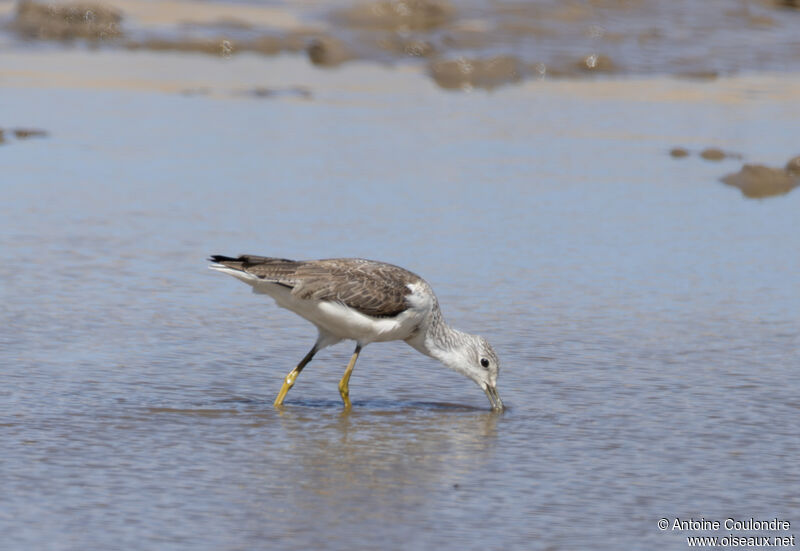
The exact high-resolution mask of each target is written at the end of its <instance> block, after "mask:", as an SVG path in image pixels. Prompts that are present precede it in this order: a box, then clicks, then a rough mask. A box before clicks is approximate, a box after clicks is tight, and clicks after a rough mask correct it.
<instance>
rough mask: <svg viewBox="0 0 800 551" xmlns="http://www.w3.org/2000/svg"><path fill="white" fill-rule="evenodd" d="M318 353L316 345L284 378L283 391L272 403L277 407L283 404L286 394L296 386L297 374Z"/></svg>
mask: <svg viewBox="0 0 800 551" xmlns="http://www.w3.org/2000/svg"><path fill="white" fill-rule="evenodd" d="M316 353H317V347H316V345H314V347H313V348H312V349H311V350H310V351H309V353H308V354H306V356H305V358H303V359H302V360H300V363H299V364H297V367H295V368H294V369H292V370H291V371H290V372H289V374H288V375H286V378H284V379H283V386H282V387H281V391H280V392H278V397H277V398H275V402H274V403H273V404H272V405H273V406H275V407H279V406H282V405H283V400H284V399H285V398H286V394H287V393H288V392H289V389H290V388H292V387H293V386H294V381H295V379H297V376H298V375H300V372H301V371H303V368H304V367H305V366H306V364H308V362H310V361H311V358H313V357H314V354H316Z"/></svg>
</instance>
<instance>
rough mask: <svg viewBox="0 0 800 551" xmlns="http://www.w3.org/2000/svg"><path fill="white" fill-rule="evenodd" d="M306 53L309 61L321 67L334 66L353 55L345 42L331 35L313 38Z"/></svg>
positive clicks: (351, 57)
mask: <svg viewBox="0 0 800 551" xmlns="http://www.w3.org/2000/svg"><path fill="white" fill-rule="evenodd" d="M306 53H307V54H308V59H309V60H310V61H311V63H313V64H314V65H318V66H323V67H335V66H337V65H341V64H342V63H344V62H345V61H349V60H351V59H353V58H354V57H355V55H354V54H353V52H352V51H351V50H350V48H349V47H348V46H347V44H345V43H344V42H342V41H341V40H339V39H338V38H334V37H332V36H323V37H317V38H314V39H313V40H311V42H310V43H309V45H308V48H306Z"/></svg>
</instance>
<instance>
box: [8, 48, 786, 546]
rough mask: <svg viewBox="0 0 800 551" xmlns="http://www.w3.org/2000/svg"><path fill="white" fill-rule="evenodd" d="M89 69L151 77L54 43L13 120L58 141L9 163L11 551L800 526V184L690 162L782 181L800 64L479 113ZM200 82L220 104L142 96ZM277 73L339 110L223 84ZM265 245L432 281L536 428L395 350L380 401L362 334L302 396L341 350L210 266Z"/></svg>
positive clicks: (476, 106)
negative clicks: (739, 523)
mask: <svg viewBox="0 0 800 551" xmlns="http://www.w3.org/2000/svg"><path fill="white" fill-rule="evenodd" d="M81 55H85V56H86V58H85V59H84V61H83V62H81V63H83V65H81V67H83V69H81V70H86V71H90V70H92V69H89V67H91V66H93V65H95V64H96V65H97V66H98V67H100V69H97V70H98V71H99V74H102V75H109V74H112V73H113V71H114V66H122V67H126V69H125V71H126V73H127V74H131V75H134V77H135V78H137V79H139V80H136V81H135V82H133V81H131V82H132V83H129V86H128V89H125V87H124V86H123V87H113V86H105V85H103V84H102V82H101V79H100V77H99V76H97V75H94V77H93V78H95V77H96V78H97V79H98V80H97V82H99V83H100V84H97V86H96V87H95V88H92V86H88V87H87V86H86V81H87V79H83V81H82V82H83V84H82V85H81V86H80V87H78V88H76V87H75V85H74V84H73V83H72V82H71V81H69V79H68V75H69V73H68V69H64V73H63V74H61V73H59V74H55V73H54V75H53V76H52V79H51V80H50V81H48V83H46V84H42V82H40V81H36V80H35V79H36V77H35V76H31V75H33V74H34V73H35V70H36V67H40V66H43V64H44V63H45V61H44V60H43V59H40V58H38V57H33V58H31V59H25V60H23V61H22V62H21V63H22V65H24V66H25V67H26V68H27V70H28V71H29V72H26V73H25V74H24V78H30V79H32V80H31V81H30V82H36V83H37V84H36V85H31V84H27V85H26V84H25V81H24V80H20V78H23V77H18V74H16V73H15V74H14V75H17V76H14V75H12V74H11V73H8V74H6V75H5V78H7V82H12V84H13V86H11V87H6V88H4V89H3V91H2V96H3V98H2V102H0V122H2V125H3V126H4V127H6V128H10V127H13V126H15V125H17V126H34V127H42V128H45V129H46V130H48V131H49V132H50V136H49V137H48V138H42V139H35V140H34V139H31V140H26V141H21V140H19V141H16V140H9V141H8V143H6V144H5V145H3V146H0V166H2V176H0V178H2V180H0V193H2V197H0V198H1V199H2V202H0V205H2V206H1V207H0V209H1V210H0V235H1V236H2V240H1V241H0V243H2V252H3V258H4V262H2V263H0V282H2V286H0V293H1V294H0V327H2V329H1V330H0V435H1V436H0V442H1V446H2V450H3V452H2V462H0V487H2V498H0V499H1V500H2V507H0V532H1V533H2V534H3V538H2V543H0V548H3V549H34V548H38V549H87V548H91V549H99V548H103V549H193V550H196V549H215V550H219V549H254V548H280V549H310V548H314V549H333V548H342V547H345V546H347V547H348V548H351V549H376V548H381V549H409V548H423V549H427V548H434V547H435V548H438V549H487V548H488V549H589V548H591V549H620V548H659V549H683V548H685V547H686V542H685V539H684V537H683V536H685V535H686V534H684V533H678V532H666V533H664V532H661V531H659V530H658V528H657V525H656V523H657V521H658V519H660V518H662V517H667V518H673V517H681V518H683V517H687V518H688V517H690V516H694V517H695V518H699V517H701V516H702V517H705V518H707V519H719V520H723V519H724V518H726V517H728V516H734V517H737V518H750V517H755V518H763V519H768V518H772V517H775V516H777V517H779V518H782V519H786V520H789V521H791V522H792V523H793V530H795V526H800V498H798V494H797V491H796V490H797V488H798V485H799V484H800V466H798V462H797V457H798V453H799V452H800V445H799V444H800V443H799V442H798V439H797V434H798V424H797V419H798V413H800V412H799V411H798V410H799V409H800V399H798V394H799V392H798V391H800V384H798V378H797V374H796V369H797V366H798V365H800V362H799V360H800V353H799V351H798V346H800V338H799V336H798V327H799V326H798V322H799V321H800V319H798V312H800V293H798V287H797V274H798V273H800V256H798V254H797V251H798V249H799V248H800V232H798V231H797V229H798V216H797V213H798V207H800V192H796V191H795V192H793V193H789V194H787V195H785V196H781V197H776V198H771V199H767V200H760V201H754V200H748V199H746V198H744V197H742V196H741V194H740V193H739V192H738V191H737V190H735V189H732V188H729V187H727V186H724V185H723V184H721V183H720V182H719V181H718V179H719V177H721V176H722V175H723V174H725V173H726V172H732V171H735V170H736V169H738V168H739V166H740V164H741V161H738V160H725V161H722V162H720V163H711V162H707V161H703V160H701V159H700V158H699V157H697V156H696V155H693V156H691V157H689V158H687V159H684V160H673V159H672V158H670V156H669V155H668V150H669V148H671V147H673V146H675V145H682V146H685V147H688V148H689V149H690V150H692V151H694V152H696V151H699V150H700V149H702V148H704V147H707V146H718V147H721V148H723V149H725V150H730V151H735V152H740V153H742V154H743V155H744V156H745V159H746V160H753V161H758V162H764V163H767V164H770V165H773V166H782V164H783V163H784V162H785V161H786V160H787V159H789V158H790V157H791V156H793V155H796V154H798V153H800V151H797V141H796V135H797V127H798V122H799V120H800V113H799V112H798V110H797V106H796V101H795V99H794V98H796V95H795V94H794V92H793V91H796V90H797V89H798V83H797V80H796V79H793V78H792V77H768V76H763V77H751V78H744V79H739V80H732V81H727V80H721V81H717V82H714V83H706V84H692V83H681V82H672V81H669V80H661V81H659V80H655V81H630V82H616V83H615V82H594V83H572V84H569V85H567V84H555V85H550V84H546V83H530V84H527V85H523V86H520V87H515V88H509V89H505V90H503V91H501V92H497V93H493V94H483V93H474V94H462V95H452V94H447V93H443V92H440V91H438V90H437V89H436V88H435V87H434V86H433V85H432V84H431V83H429V82H428V81H426V80H425V79H424V78H423V77H421V76H420V75H417V74H413V73H403V72H399V73H398V72H394V73H390V72H388V71H384V70H383V69H378V68H364V67H360V66H358V67H354V68H351V69H346V70H345V71H353V73H346V74H343V73H328V74H317V73H314V74H315V75H317V76H311V75H312V74H311V73H307V72H304V71H305V70H306V69H305V68H304V66H303V63H302V62H299V61H294V60H291V59H289V60H277V61H275V62H272V63H275V64H277V65H275V64H268V63H266V62H264V61H263V60H258V59H251V58H248V57H243V58H241V59H238V60H233V61H231V62H230V63H229V64H227V65H225V66H224V67H225V68H221V67H222V65H220V64H219V63H218V62H215V61H213V60H211V61H206V60H198V59H197V58H184V57H182V56H162V57H158V58H154V57H148V56H142V55H133V54H123V55H120V54H113V55H112V54H102V55H101V54H81ZM156 59H158V63H156V62H155V60H156ZM5 61H6V62H8V60H5ZM56 61H57V63H56V65H58V66H63V67H69V64H70V63H71V62H72V61H74V60H73V58H72V57H69V56H68V57H66V58H60V57H59V58H57V59H56ZM104 63H105V64H106V65H103V64H104ZM197 63H200V64H203V65H202V66H203V67H204V68H205V71H206V74H205V75H204V78H207V79H209V82H210V86H212V88H213V89H214V94H212V95H210V96H200V97H196V96H193V97H184V96H180V95H177V94H171V93H165V92H163V91H158V90H154V89H151V87H150V86H149V85H142V86H141V87H139V85H138V84H137V83H139V84H141V83H147V82H150V81H148V80H147V78H151V77H152V79H155V80H156V81H159V82H161V81H168V80H169V79H171V78H178V77H177V76H176V74H177V73H178V72H179V68H180V67H184V66H185V65H186V64H197ZM281 64H283V65H281ZM5 66H6V67H8V65H5ZM193 66H194V65H193ZM136 67H158V68H157V69H152V70H154V71H156V72H157V73H158V74H156V75H150V76H149V77H148V76H147V75H144V76H143V75H142V74H139V73H137V72H136V71H137V69H136ZM287 67H295V68H296V69H297V71H298V72H297V73H295V74H292V75H291V76H290V77H286V76H285V75H286V74H287V72H288V71H289V69H287ZM74 70H77V69H74ZM259 70H260V71H263V74H264V75H273V76H271V77H268V78H267V81H268V83H270V84H271V83H273V82H274V81H279V82H281V83H282V84H284V85H298V84H301V85H308V86H309V87H310V88H311V90H312V99H311V100H301V99H298V98H293V97H278V98H275V99H270V100H256V99H250V98H245V97H242V96H241V95H235V94H232V93H228V92H229V91H230V90H233V89H238V87H240V86H246V85H250V84H252V83H253V82H252V81H251V80H248V79H254V80H257V78H256V77H254V76H253V75H256V74H261V73H258V71H259ZM159 71H160V73H159ZM226 71H227V72H226ZM276 73H277V74H279V75H284V76H281V77H275V76H274V75H275V74H276ZM195 74H196V73H195ZM134 77H131V78H134ZM15 79H16V80H15ZM65 79H66V80H65ZM159 79H161V80H159ZM236 79H239V80H236ZM270 79H271V80H270ZM281 79H283V81H282V80H281ZM315 79H317V80H315ZM393 79H394V80H393ZM387 81H389V84H387ZM354 83H356V84H354ZM175 86H176V87H178V88H179V87H180V85H175ZM139 88H143V89H139ZM243 252H249V253H256V254H269V255H275V256H285V257H297V258H316V257H335V256H364V257H370V258H377V259H382V260H386V261H390V262H394V263H397V264H400V265H403V266H406V267H408V268H410V269H412V270H414V271H416V272H418V273H420V274H422V275H423V276H424V277H426V279H427V280H428V281H429V282H430V283H431V284H432V285H433V287H434V289H435V290H436V291H437V293H438V295H439V298H440V300H441V302H442V304H443V308H444V313H445V316H446V317H447V319H448V321H450V322H451V323H452V324H453V325H455V326H456V327H459V328H462V329H465V330H469V331H473V332H478V333H480V334H482V335H484V336H486V337H487V338H488V339H489V340H490V341H491V342H492V343H493V344H494V347H495V348H496V350H497V352H498V354H499V356H500V358H501V362H502V372H501V376H500V381H499V385H498V386H499V390H500V394H501V396H502V397H503V399H504V401H505V402H506V403H507V404H508V405H509V406H510V408H509V410H508V411H507V412H505V413H504V414H502V415H495V414H492V413H490V412H489V411H488V404H487V402H486V399H485V397H484V396H483V393H482V392H481V391H480V390H479V389H478V388H476V387H475V386H474V384H473V383H471V382H470V381H468V380H466V379H464V378H463V377H461V376H459V375H457V374H454V373H451V372H448V371H446V370H444V369H442V368H441V367H440V366H439V365H438V364H437V363H436V362H435V361H433V360H431V359H429V358H425V357H423V356H421V355H419V354H418V353H416V352H415V351H413V350H412V349H410V348H409V347H407V346H406V345H405V344H402V343H399V344H398V343H388V344H375V345H372V346H369V347H367V348H366V349H365V350H364V352H363V353H362V356H361V359H360V360H359V363H358V365H357V367H356V370H355V372H354V375H353V378H352V380H351V397H352V399H353V403H354V408H353V410H352V412H351V413H349V414H348V413H343V412H342V411H341V407H340V402H339V398H338V393H337V390H336V382H337V381H338V379H339V377H340V376H341V373H342V371H343V369H344V366H345V364H346V362H347V359H348V358H349V355H350V353H351V348H350V345H339V346H337V347H334V348H332V349H328V350H326V351H324V352H322V353H321V354H319V355H318V357H317V359H315V361H314V362H313V363H312V364H311V365H310V366H309V368H308V369H306V370H305V371H304V372H303V374H302V376H301V377H300V378H299V379H298V382H297V384H296V385H295V387H294V389H293V390H292V391H291V392H290V393H289V396H288V398H287V402H286V407H285V408H284V409H283V410H281V411H276V410H275V409H273V407H272V400H273V399H274V396H275V394H276V392H277V390H278V389H279V386H280V382H281V379H282V377H283V376H284V374H285V373H286V372H287V371H288V370H289V369H291V367H292V366H293V365H294V364H295V363H296V362H297V361H298V360H299V359H300V358H301V357H302V356H303V354H305V352H306V351H307V349H308V348H309V347H310V345H311V344H312V342H313V338H314V332H313V329H312V328H311V326H309V325H308V324H306V323H305V322H304V321H302V320H300V319H298V318H296V317H294V316H293V314H291V313H289V312H286V311H282V310H279V309H278V308H276V307H275V306H274V305H273V304H271V303H270V302H269V300H268V299H266V298H265V297H263V296H254V295H252V294H250V293H249V292H248V289H247V288H246V287H245V286H244V285H242V284H241V283H239V282H237V281H235V280H234V279H232V278H226V277H223V276H221V275H220V274H216V273H213V272H211V271H209V270H207V269H206V262H205V260H204V259H205V257H206V256H207V255H208V254H211V253H222V254H237V253H243ZM795 523H797V524H795ZM719 535H724V534H719Z"/></svg>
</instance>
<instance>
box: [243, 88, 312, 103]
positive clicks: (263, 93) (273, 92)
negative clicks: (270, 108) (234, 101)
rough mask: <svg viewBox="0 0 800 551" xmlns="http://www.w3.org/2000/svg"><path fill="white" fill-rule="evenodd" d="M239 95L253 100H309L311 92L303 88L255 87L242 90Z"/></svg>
mask: <svg viewBox="0 0 800 551" xmlns="http://www.w3.org/2000/svg"><path fill="white" fill-rule="evenodd" d="M239 95H242V96H246V97H250V98H255V99H276V98H297V99H304V100H308V99H311V90H309V89H308V88H306V87H304V86H289V87H286V88H266V87H264V86H256V87H255V88H251V89H249V90H243V91H241V92H240V93H239Z"/></svg>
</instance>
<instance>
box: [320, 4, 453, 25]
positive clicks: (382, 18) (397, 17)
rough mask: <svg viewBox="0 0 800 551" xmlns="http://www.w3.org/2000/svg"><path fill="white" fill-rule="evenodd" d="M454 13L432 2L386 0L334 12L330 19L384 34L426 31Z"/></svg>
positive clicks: (446, 20) (446, 5) (449, 8)
mask: <svg viewBox="0 0 800 551" xmlns="http://www.w3.org/2000/svg"><path fill="white" fill-rule="evenodd" d="M454 15H455V10H454V9H453V7H452V6H451V5H450V4H449V3H447V2H442V1H436V0H390V1H379V2H370V3H364V4H358V5H356V6H353V7H351V8H345V9H343V10H339V11H337V12H335V13H334V14H333V16H332V19H333V21H334V22H336V23H340V24H342V25H346V26H348V27H358V28H364V29H373V30H384V31H401V32H408V31H427V30H431V29H436V28H439V27H441V26H443V25H445V24H446V23H448V22H449V21H451V20H452V19H453V17H454Z"/></svg>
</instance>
